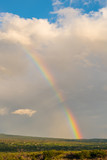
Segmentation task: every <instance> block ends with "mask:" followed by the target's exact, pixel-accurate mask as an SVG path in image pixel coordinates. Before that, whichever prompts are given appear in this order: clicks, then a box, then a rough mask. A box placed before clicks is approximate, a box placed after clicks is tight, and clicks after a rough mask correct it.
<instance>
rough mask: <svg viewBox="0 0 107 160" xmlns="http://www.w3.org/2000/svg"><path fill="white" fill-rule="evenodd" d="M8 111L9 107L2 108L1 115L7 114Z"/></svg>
mask: <svg viewBox="0 0 107 160" xmlns="http://www.w3.org/2000/svg"><path fill="white" fill-rule="evenodd" d="M7 113H8V110H7V108H0V115H1V116H4V115H6V114H7Z"/></svg>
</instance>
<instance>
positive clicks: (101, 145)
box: [0, 134, 107, 152]
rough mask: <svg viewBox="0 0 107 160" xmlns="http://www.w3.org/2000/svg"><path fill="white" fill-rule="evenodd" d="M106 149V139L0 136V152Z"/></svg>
mask: <svg viewBox="0 0 107 160" xmlns="http://www.w3.org/2000/svg"><path fill="white" fill-rule="evenodd" d="M94 149H105V150H106V149H107V139H82V140H73V139H57V138H41V137H27V136H17V135H5V134H0V152H17V151H24V152H26V151H27V152H35V151H46V150H57V151H61V150H63V151H81V150H94Z"/></svg>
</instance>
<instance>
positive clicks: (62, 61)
mask: <svg viewBox="0 0 107 160" xmlns="http://www.w3.org/2000/svg"><path fill="white" fill-rule="evenodd" d="M53 14H56V16H57V19H56V22H55V23H50V22H49V21H48V20H46V19H36V18H32V19H24V18H21V17H19V16H17V15H13V14H9V13H6V14H4V13H3V14H1V24H0V103H1V106H6V107H7V108H8V109H9V110H11V112H12V111H14V112H12V114H19V115H28V116H32V115H33V114H34V113H36V109H37V110H38V111H39V112H38V114H37V116H32V118H30V119H29V120H28V119H27V123H26V122H25V121H24V117H23V116H21V117H20V118H19V116H10V115H8V116H9V117H8V119H7V120H5V122H4V121H3V120H2V117H0V118H1V121H0V126H2V128H3V130H4V131H8V132H9V128H10V132H11V131H13V132H17V134H18V133H19V132H20V134H27V133H28V132H27V131H28V130H29V134H31V135H35V133H37V135H38V136H43V134H45V135H46V136H50V135H49V133H50V134H51V135H52V136H54V135H55V137H57V133H54V132H53V129H52V125H51V124H54V130H55V127H56V123H57V120H54V119H55V118H52V119H51V117H52V115H53V112H54V115H56V113H57V112H58V113H60V112H61V113H62V112H63V111H62V110H63V107H62V106H61V104H60V102H59V99H57V96H56V94H57V93H56V92H55V91H54V89H53V88H52V87H50V85H49V81H47V80H46V79H45V78H44V74H43V72H41V71H40V70H39V69H40V68H38V67H37V62H36V60H34V59H32V58H31V55H32V54H33V55H35V56H37V57H40V59H42V61H43V62H44V64H46V66H47V67H46V68H47V70H48V72H49V73H50V76H51V77H53V80H54V81H55V84H57V87H56V88H59V90H58V89H57V92H58V91H61V93H62V94H63V95H64V99H65V102H66V104H67V106H68V107H69V108H70V109H71V110H72V112H73V113H74V115H75V117H76V119H77V122H79V125H80V128H82V131H83V132H84V135H86V137H93V135H96V136H97V137H98V136H99V135H101V134H102V130H101V127H100V126H101V125H102V124H105V123H106V121H107V119H106V113H107V107H106V106H107V100H106V99H107V98H106V92H105V90H106V85H107V84H106V81H107V75H106V72H107V36H106V35H107V8H102V9H101V10H99V11H98V12H90V13H89V14H86V13H84V12H83V11H82V10H79V9H73V8H70V7H68V8H63V9H60V10H57V11H55V12H54V13H53ZM42 64H43V63H42ZM39 65H40V64H39ZM18 106H20V108H22V107H23V109H20V108H18ZM29 106H30V107H31V108H32V107H33V106H36V107H35V108H36V109H35V108H34V110H29V109H26V108H29ZM47 113H48V114H47ZM84 115H86V116H84ZM93 115H95V116H96V115H98V117H102V118H97V120H96V119H91V118H90V117H92V116H93ZM99 115H101V116H99ZM13 117H14V118H13ZM41 117H42V118H41ZM9 118H10V119H11V120H10V119H9ZM12 118H13V119H12ZM58 118H59V120H58V122H59V123H61V122H62V119H63V118H62V116H58V115H57V119H58ZM19 120H20V123H22V122H23V123H22V124H23V125H22V129H21V130H20V125H18V123H19ZM50 122H51V123H50ZM8 123H9V125H8ZM35 123H36V127H34V126H35ZM59 123H58V125H59ZM31 124H32V125H31ZM64 124H65V125H66V122H65V121H64ZM97 124H98V125H97ZM7 125H8V126H9V127H7ZM25 125H26V127H25ZM41 125H42V126H44V127H43V128H41ZM58 125H57V126H58ZM10 126H11V127H10ZM17 126H18V127H19V128H18V130H19V131H18V130H17ZM31 126H32V128H33V130H32V129H31ZM87 126H89V130H87V131H86V128H87ZM7 128H8V130H7ZM35 128H36V129H35ZM45 129H46V130H45ZM50 129H51V131H50ZM57 129H58V127H57ZM64 129H65V128H64V125H61V127H60V129H59V130H58V131H59V133H58V136H60V133H61V131H63V130H64ZM14 130H15V131H14ZM44 130H45V131H44ZM96 130H97V133H96ZM25 132H26V133H25ZM52 133H53V134H52ZM70 133H71V132H70V131H69V128H68V131H67V132H66V133H65V134H66V136H65V137H66V138H67V136H69V137H70V135H71V134H70ZM105 133H107V131H105ZM62 136H64V134H62ZM71 138H72V137H71Z"/></svg>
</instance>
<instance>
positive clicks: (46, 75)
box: [24, 48, 82, 139]
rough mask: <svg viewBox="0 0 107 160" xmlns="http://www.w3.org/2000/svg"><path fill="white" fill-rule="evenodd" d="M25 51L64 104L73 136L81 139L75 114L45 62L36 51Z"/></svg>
mask: <svg viewBox="0 0 107 160" xmlns="http://www.w3.org/2000/svg"><path fill="white" fill-rule="evenodd" d="M24 50H25V51H26V53H27V55H28V56H29V57H30V59H31V60H32V61H33V62H34V63H35V65H36V67H37V68H38V70H39V71H40V73H41V74H42V76H43V77H44V78H45V79H46V80H47V81H48V84H49V85H50V86H51V87H52V89H53V90H54V92H55V95H56V96H57V98H58V100H59V101H60V103H61V104H62V106H63V109H64V113H65V115H66V117H67V121H68V123H69V125H70V128H71V130H72V132H73V135H74V137H73V138H76V139H81V138H82V136H81V133H80V130H79V127H78V125H77V122H76V120H75V118H74V116H73V114H72V113H71V111H70V110H69V109H68V107H67V106H65V105H64V98H63V96H62V94H61V92H60V91H59V89H58V87H57V85H56V83H55V80H54V78H53V76H52V74H50V72H49V70H48V69H47V67H46V65H45V64H44V62H43V61H42V59H41V58H40V57H39V55H38V54H37V53H34V51H31V49H28V48H27V49H25V48H24Z"/></svg>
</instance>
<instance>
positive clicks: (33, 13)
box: [0, 0, 103, 19]
mask: <svg viewBox="0 0 107 160" xmlns="http://www.w3.org/2000/svg"><path fill="white" fill-rule="evenodd" d="M53 2H55V1H52V0H30V1H29V0H23V1H22V0H15V1H14V0H9V1H8V0H1V1H0V12H9V13H13V14H17V15H19V16H20V17H24V18H32V17H35V18H48V19H49V18H51V17H52V16H53V15H51V14H50V12H51V11H53V10H54V9H53V5H52V3H53ZM57 2H58V1H57ZM60 2H61V3H62V5H59V8H64V7H73V8H79V9H83V10H84V11H85V12H86V13H88V12H90V11H98V10H99V9H100V8H101V7H103V4H101V3H99V1H92V0H87V1H85V3H84V0H76V1H74V0H73V1H72V3H70V0H62V1H60Z"/></svg>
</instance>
